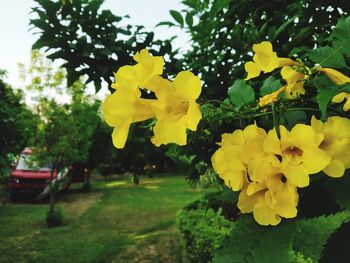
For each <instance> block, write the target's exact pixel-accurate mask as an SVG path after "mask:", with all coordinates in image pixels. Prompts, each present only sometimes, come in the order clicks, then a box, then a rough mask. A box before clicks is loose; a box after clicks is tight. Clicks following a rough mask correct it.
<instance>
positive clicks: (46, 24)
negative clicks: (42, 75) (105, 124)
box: [31, 0, 181, 91]
mask: <svg viewBox="0 0 350 263" xmlns="http://www.w3.org/2000/svg"><path fill="white" fill-rule="evenodd" d="M35 2H36V3H37V6H36V7H34V8H32V11H33V13H34V14H36V18H34V19H32V20H31V25H32V26H33V28H36V30H37V33H39V38H38V40H37V41H36V42H35V43H34V44H33V49H39V48H43V47H45V48H46V51H51V52H50V54H49V56H48V57H49V58H51V59H53V60H55V59H64V60H65V61H66V62H65V63H64V64H63V67H64V68H66V70H67V78H68V86H71V85H72V84H73V83H74V81H76V80H78V79H79V77H80V76H87V77H88V78H87V80H86V83H89V82H93V83H94V86H95V89H96V91H99V90H100V88H101V83H102V80H103V81H104V82H107V83H108V84H109V85H108V86H110V84H111V83H112V81H111V78H110V74H111V72H112V71H116V70H117V69H118V68H119V67H120V66H121V65H124V64H126V63H128V64H129V63H130V62H132V54H134V53H136V51H139V50H141V49H142V48H145V47H148V48H154V49H153V51H154V52H155V53H157V54H160V55H164V54H168V55H169V57H170V58H171V61H172V63H169V64H167V70H168V72H175V71H177V70H176V69H177V68H178V67H179V66H181V63H180V62H176V60H175V59H174V56H175V55H176V54H177V51H176V50H173V49H172V45H171V41H170V40H167V41H157V40H154V33H153V32H146V31H144V29H143V26H131V25H128V24H127V25H125V23H124V21H125V20H126V18H127V17H120V16H116V15H114V14H112V12H111V11H109V10H101V5H102V3H103V0H94V1H88V0H78V1H65V2H64V3H62V2H61V1H46V0H36V1H35ZM87 18H88V19H87Z"/></svg>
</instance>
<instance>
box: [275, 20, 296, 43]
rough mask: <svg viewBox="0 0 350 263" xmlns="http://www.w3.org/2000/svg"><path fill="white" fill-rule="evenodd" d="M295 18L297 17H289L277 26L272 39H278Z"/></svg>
mask: <svg viewBox="0 0 350 263" xmlns="http://www.w3.org/2000/svg"><path fill="white" fill-rule="evenodd" d="M294 19H295V17H292V18H290V19H288V20H287V21H285V22H284V23H283V24H282V25H281V26H280V27H279V28H277V30H276V31H275V33H274V35H273V38H272V39H276V38H277V37H278V36H279V34H281V33H282V32H283V31H285V30H286V28H287V27H288V26H289V24H290V23H292V22H293V21H294Z"/></svg>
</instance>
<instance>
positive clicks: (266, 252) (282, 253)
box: [214, 215, 296, 263]
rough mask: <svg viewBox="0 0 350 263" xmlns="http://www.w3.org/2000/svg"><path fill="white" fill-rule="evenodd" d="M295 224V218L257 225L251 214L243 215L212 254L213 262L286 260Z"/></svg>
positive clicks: (280, 262) (281, 261)
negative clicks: (277, 222)
mask: <svg viewBox="0 0 350 263" xmlns="http://www.w3.org/2000/svg"><path fill="white" fill-rule="evenodd" d="M295 227H296V224H295V221H285V222H282V223H281V224H280V225H278V226H277V227H267V226H260V225H259V224H258V223H257V222H255V220H254V219H253V217H252V216H251V215H243V216H241V217H240V218H239V219H238V221H237V222H236V223H235V227H234V228H233V230H232V232H231V233H230V235H229V237H228V238H227V239H226V240H225V242H224V243H223V248H222V249H220V250H218V251H217V252H216V253H215V255H214V262H216V263H227V262H230V263H235V262H237V263H238V262H239V263H241V262H266V263H270V262H279V263H283V262H289V252H290V251H291V250H292V240H293V236H294V233H295Z"/></svg>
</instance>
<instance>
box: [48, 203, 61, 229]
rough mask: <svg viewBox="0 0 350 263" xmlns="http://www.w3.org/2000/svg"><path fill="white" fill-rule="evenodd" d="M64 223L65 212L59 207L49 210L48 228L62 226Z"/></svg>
mask: <svg viewBox="0 0 350 263" xmlns="http://www.w3.org/2000/svg"><path fill="white" fill-rule="evenodd" d="M62 223H63V212H62V209H60V208H59V207H55V209H53V210H49V211H48V212H47V215H46V224H47V226H48V227H57V226H61V225H62Z"/></svg>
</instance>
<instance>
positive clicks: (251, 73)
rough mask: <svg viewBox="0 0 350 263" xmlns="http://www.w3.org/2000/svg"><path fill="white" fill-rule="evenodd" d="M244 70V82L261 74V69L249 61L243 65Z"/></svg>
mask: <svg viewBox="0 0 350 263" xmlns="http://www.w3.org/2000/svg"><path fill="white" fill-rule="evenodd" d="M244 69H245V71H246V72H247V73H248V75H247V77H246V78H245V80H249V79H253V78H256V77H258V76H259V75H260V73H261V69H260V68H259V67H258V66H257V65H256V64H255V63H254V62H253V61H249V62H247V63H245V64H244Z"/></svg>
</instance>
